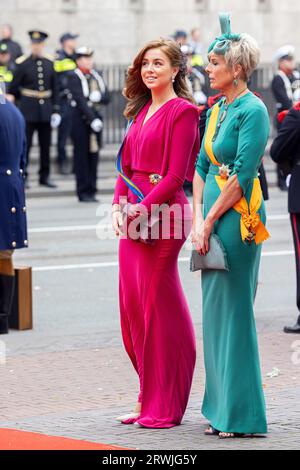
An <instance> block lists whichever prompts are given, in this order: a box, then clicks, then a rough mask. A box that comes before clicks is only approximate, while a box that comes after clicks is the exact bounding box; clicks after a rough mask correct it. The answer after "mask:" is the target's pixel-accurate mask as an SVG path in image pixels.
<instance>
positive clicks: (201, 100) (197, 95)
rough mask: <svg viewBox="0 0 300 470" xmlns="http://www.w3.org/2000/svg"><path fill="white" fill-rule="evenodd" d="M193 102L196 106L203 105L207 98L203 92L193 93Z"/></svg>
mask: <svg viewBox="0 0 300 470" xmlns="http://www.w3.org/2000/svg"><path fill="white" fill-rule="evenodd" d="M194 100H195V101H196V103H197V104H205V103H206V102H207V97H206V96H205V94H204V93H203V91H195V92H194Z"/></svg>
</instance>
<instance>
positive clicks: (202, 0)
mask: <svg viewBox="0 0 300 470" xmlns="http://www.w3.org/2000/svg"><path fill="white" fill-rule="evenodd" d="M195 9H196V10H197V11H205V10H206V9H207V0H195Z"/></svg>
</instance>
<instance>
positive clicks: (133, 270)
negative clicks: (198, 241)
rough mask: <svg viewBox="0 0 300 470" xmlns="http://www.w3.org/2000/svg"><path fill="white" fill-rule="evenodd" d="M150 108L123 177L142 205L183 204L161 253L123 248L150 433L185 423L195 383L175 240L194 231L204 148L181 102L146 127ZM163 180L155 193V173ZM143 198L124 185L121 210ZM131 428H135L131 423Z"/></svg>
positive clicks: (123, 294) (123, 306)
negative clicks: (192, 197) (181, 230)
mask: <svg viewBox="0 0 300 470" xmlns="http://www.w3.org/2000/svg"><path fill="white" fill-rule="evenodd" d="M149 106H150V103H147V105H146V106H145V107H144V108H143V109H142V110H141V111H140V113H139V114H138V116H137V118H136V122H135V123H134V124H133V125H132V128H131V129H130V131H129V134H128V136H127V138H126V141H125V146H124V151H123V171H124V172H125V173H126V174H127V175H128V176H129V177H130V178H131V179H132V180H133V181H134V182H135V183H136V184H137V185H138V187H139V188H140V189H141V190H142V192H143V193H144V194H145V195H146V197H145V199H144V200H143V201H142V204H143V205H144V206H146V207H147V209H148V210H149V209H150V208H151V204H162V203H165V202H167V201H168V202H169V204H170V203H173V202H176V203H177V204H179V205H180V206H182V208H183V211H184V212H183V214H184V215H183V219H181V220H179V221H178V220H172V222H171V236H170V237H169V239H164V238H160V239H159V240H158V241H157V242H156V244H155V245H154V246H152V245H145V244H142V243H139V242H136V241H133V240H130V239H126V238H121V239H120V245H119V265H120V273H119V299H120V315H121V328H122V337H123V341H124V346H125V349H126V351H127V353H128V355H129V357H130V359H131V362H132V364H133V366H134V368H135V370H136V371H137V373H138V376H139V382H140V391H139V396H138V401H139V402H140V403H141V414H140V416H139V418H138V419H137V422H138V423H139V424H140V425H142V426H145V427H149V428H170V427H172V426H176V425H179V424H180V423H181V420H182V417H183V414H184V412H185V409H186V406H187V403H188V398H189V393H190V388H191V384H192V378H193V372H194V366H195V359H196V347H195V335H194V329H193V325H192V321H191V317H190V312H189V308H188V305H187V302H186V299H185V296H184V293H183V290H182V286H181V282H180V278H179V273H178V255H179V252H180V250H181V248H182V246H183V244H184V242H185V240H186V237H185V235H184V234H182V236H181V237H180V239H176V238H175V237H174V225H175V224H177V226H178V224H179V225H180V226H183V225H184V224H185V225H186V226H187V227H188V230H185V233H187V232H188V231H189V230H190V228H191V218H192V213H191V208H190V206H189V204H188V201H187V199H186V196H185V194H184V192H183V189H182V185H183V182H184V179H185V177H189V178H191V176H192V175H193V171H194V162H195V158H196V154H197V150H198V148H199V137H198V111H197V109H196V108H195V107H194V106H193V105H191V104H189V103H188V102H186V101H185V100H183V99H181V98H176V99H173V100H171V101H169V102H167V103H166V104H165V105H164V106H163V107H162V108H160V109H159V110H158V111H157V112H156V113H155V114H154V115H153V116H152V117H151V118H150V119H149V121H147V122H146V123H145V124H144V125H143V121H144V118H145V115H146V113H147V110H148V107H149ZM151 173H159V174H162V175H163V176H164V177H163V180H162V181H161V182H160V183H159V184H158V185H157V186H155V187H153V186H152V185H151V183H150V182H149V174H151ZM120 196H127V197H128V200H129V202H132V203H136V202H137V200H136V197H135V196H134V195H133V194H132V193H131V191H130V190H127V187H126V186H125V185H124V183H123V181H122V180H121V179H120V178H119V179H118V181H117V184H116V190H115V197H114V203H117V202H119V198H120ZM130 422H132V421H130Z"/></svg>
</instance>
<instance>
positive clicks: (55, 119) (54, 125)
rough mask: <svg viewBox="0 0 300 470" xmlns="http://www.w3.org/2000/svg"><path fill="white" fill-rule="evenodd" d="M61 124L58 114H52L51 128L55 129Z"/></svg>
mask: <svg viewBox="0 0 300 470" xmlns="http://www.w3.org/2000/svg"><path fill="white" fill-rule="evenodd" d="M60 123H61V116H60V115H59V114H58V113H53V114H52V115H51V127H52V129H56V128H57V127H58V126H59V125H60Z"/></svg>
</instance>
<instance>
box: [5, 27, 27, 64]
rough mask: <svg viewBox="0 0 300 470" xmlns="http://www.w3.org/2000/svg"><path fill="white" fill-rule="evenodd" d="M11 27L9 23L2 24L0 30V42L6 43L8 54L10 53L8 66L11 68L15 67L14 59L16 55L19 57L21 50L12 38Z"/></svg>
mask: <svg viewBox="0 0 300 470" xmlns="http://www.w3.org/2000/svg"><path fill="white" fill-rule="evenodd" d="M13 33H14V32H13V28H12V26H11V25H10V24H3V25H2V26H1V30H0V36H1V42H2V43H4V44H6V45H7V47H8V51H9V55H10V63H9V65H10V68H11V69H12V70H14V69H15V65H16V64H15V61H16V59H17V58H18V57H20V56H21V55H22V54H23V52H22V47H21V46H20V44H19V43H18V42H16V41H14V40H13Z"/></svg>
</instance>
